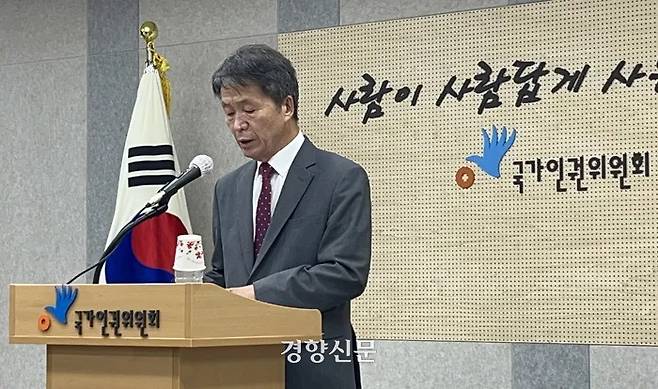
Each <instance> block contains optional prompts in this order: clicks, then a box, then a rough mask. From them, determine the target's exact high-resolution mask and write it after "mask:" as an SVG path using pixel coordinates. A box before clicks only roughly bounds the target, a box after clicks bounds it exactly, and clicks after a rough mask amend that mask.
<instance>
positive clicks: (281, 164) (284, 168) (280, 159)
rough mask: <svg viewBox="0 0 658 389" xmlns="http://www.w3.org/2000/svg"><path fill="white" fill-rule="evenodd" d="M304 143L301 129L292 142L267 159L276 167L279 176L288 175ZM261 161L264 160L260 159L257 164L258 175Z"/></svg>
mask: <svg viewBox="0 0 658 389" xmlns="http://www.w3.org/2000/svg"><path fill="white" fill-rule="evenodd" d="M302 144H304V134H302V132H301V131H299V132H297V135H296V136H295V137H294V138H293V140H291V141H290V143H288V144H287V145H286V146H285V147H284V148H282V149H281V150H279V151H278V152H277V153H276V154H274V155H273V156H272V158H270V160H269V161H267V163H269V164H270V165H271V166H272V167H273V168H274V170H275V171H276V173H277V174H278V175H279V176H281V177H284V178H285V177H286V176H287V175H288V170H290V166H292V161H294V159H295V157H296V156H297V153H298V152H299V149H301V148H302ZM261 163H262V162H260V161H258V165H257V166H256V175H258V171H259V168H260V165H261Z"/></svg>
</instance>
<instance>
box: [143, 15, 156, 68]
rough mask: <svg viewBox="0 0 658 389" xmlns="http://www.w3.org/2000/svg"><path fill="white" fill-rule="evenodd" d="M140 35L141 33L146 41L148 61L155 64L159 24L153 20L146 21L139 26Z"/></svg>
mask: <svg viewBox="0 0 658 389" xmlns="http://www.w3.org/2000/svg"><path fill="white" fill-rule="evenodd" d="M139 35H141V36H142V38H143V39H144V42H146V63H147V64H153V59H154V58H153V57H154V56H155V38H157V37H158V26H156V25H155V23H153V22H151V21H147V22H144V23H142V25H141V26H140V27H139Z"/></svg>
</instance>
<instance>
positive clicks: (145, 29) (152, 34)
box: [139, 21, 171, 114]
mask: <svg viewBox="0 0 658 389" xmlns="http://www.w3.org/2000/svg"><path fill="white" fill-rule="evenodd" d="M139 35H141V36H142V38H143V39H144V42H146V66H149V65H151V66H153V67H154V68H156V69H157V70H158V74H159V75H160V85H161V86H162V97H163V98H164V103H165V108H166V109H167V114H169V113H170V112H171V84H170V83H169V79H168V78H167V70H169V68H170V66H169V62H168V61H167V59H166V58H165V57H163V56H162V55H160V54H159V53H158V52H156V51H155V38H157V37H158V26H156V25H155V23H153V22H152V21H146V22H144V23H142V25H141V26H140V27H139Z"/></svg>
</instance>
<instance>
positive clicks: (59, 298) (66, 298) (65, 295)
mask: <svg viewBox="0 0 658 389" xmlns="http://www.w3.org/2000/svg"><path fill="white" fill-rule="evenodd" d="M55 295H56V298H55V306H54V307H53V306H52V305H49V306H47V307H46V311H48V313H50V314H51V315H52V316H53V317H54V318H55V320H57V321H58V322H60V323H62V324H66V323H67V321H68V320H67V316H68V313H69V309H70V308H71V305H73V302H74V301H75V298H76V297H77V296H78V289H77V288H73V287H72V286H69V285H61V286H56V287H55Z"/></svg>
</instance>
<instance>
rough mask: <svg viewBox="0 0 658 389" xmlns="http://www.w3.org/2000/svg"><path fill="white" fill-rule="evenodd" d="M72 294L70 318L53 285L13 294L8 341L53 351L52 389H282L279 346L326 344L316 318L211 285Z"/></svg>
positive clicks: (102, 288) (107, 288)
mask: <svg viewBox="0 0 658 389" xmlns="http://www.w3.org/2000/svg"><path fill="white" fill-rule="evenodd" d="M72 288H73V289H68V290H65V289H62V290H61V291H60V292H62V291H63V292H65V293H63V295H66V293H68V294H69V297H73V296H72V295H73V294H75V296H74V297H75V300H74V301H73V303H72V304H71V305H70V309H69V311H68V314H67V315H66V316H64V315H62V313H61V311H60V314H59V315H57V314H54V313H53V312H52V311H48V310H47V309H46V306H55V305H56V304H55V302H56V297H57V292H56V285H11V286H10V301H9V303H10V307H9V341H10V343H33V344H45V345H46V350H47V387H48V388H90V387H97V388H100V387H107V388H158V389H160V388H163V389H165V388H177V389H178V388H180V389H182V388H195V389H197V388H245V389H246V388H284V386H285V379H284V378H285V377H284V366H285V365H284V356H283V355H282V352H283V350H284V348H285V347H284V346H285V344H283V343H282V342H285V341H297V340H301V341H304V340H320V339H321V333H322V324H321V317H320V312H319V311H317V310H306V309H296V308H287V307H281V306H277V305H271V304H266V303H262V302H258V301H253V300H249V299H245V298H242V297H239V296H237V295H234V294H231V293H229V292H227V291H225V290H224V289H222V288H220V287H218V286H216V285H213V284H140V285H128V284H123V285H120V284H113V285H73V286H72ZM75 290H77V292H75ZM60 297H61V296H60ZM64 297H66V296H64ZM63 300H66V299H65V298H64V299H63ZM60 305H65V304H60ZM63 317H65V318H66V319H67V323H66V324H62V323H61V322H60V321H63V320H59V321H58V318H59V319H63ZM124 319H125V320H124ZM46 327H48V328H47V329H45V328H46Z"/></svg>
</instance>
